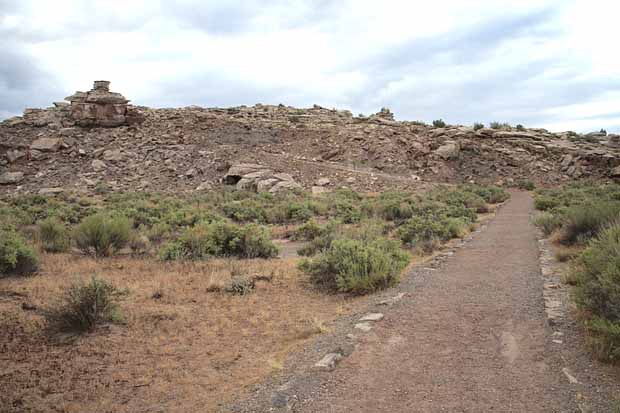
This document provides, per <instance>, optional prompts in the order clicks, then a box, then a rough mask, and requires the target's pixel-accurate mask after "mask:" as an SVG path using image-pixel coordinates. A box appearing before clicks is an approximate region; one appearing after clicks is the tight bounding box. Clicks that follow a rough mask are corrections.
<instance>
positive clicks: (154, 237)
mask: <svg viewBox="0 0 620 413" xmlns="http://www.w3.org/2000/svg"><path fill="white" fill-rule="evenodd" d="M142 231H144V232H145V233H146V236H147V238H148V239H149V241H151V242H160V241H162V240H163V239H165V238H167V237H169V236H170V234H171V232H172V228H171V226H170V224H167V223H165V222H158V223H156V224H154V225H153V226H152V227H150V228H149V229H144V228H142Z"/></svg>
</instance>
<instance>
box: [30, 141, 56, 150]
mask: <svg viewBox="0 0 620 413" xmlns="http://www.w3.org/2000/svg"><path fill="white" fill-rule="evenodd" d="M61 144H62V139H61V138H39V139H37V140H36V141H34V142H32V144H31V145H30V150H32V151H39V152H56V151H57V150H58V149H60V145H61Z"/></svg>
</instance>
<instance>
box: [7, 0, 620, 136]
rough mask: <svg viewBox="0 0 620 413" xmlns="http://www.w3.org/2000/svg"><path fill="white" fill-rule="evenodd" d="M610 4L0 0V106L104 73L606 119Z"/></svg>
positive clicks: (329, 100)
mask: <svg viewBox="0 0 620 413" xmlns="http://www.w3.org/2000/svg"><path fill="white" fill-rule="evenodd" d="M618 16H620V2H618V1H594V0H590V1H586V0H583V1H582V0H575V1H569V0H548V1H545V0H542V1H530V0H514V1H510V0H508V1H497V0H496V1H491V0H472V1H461V0H435V1H433V2H427V1H412V0H403V1H390V0H384V1H382V2H377V1H370V0H368V1H366V0H343V1H327V0H289V1H284V0H272V1H269V0H262V1H258V0H243V1H242V0H226V1H224V0H221V1H214V0H181V1H174V2H172V1H163V0H162V1H155V0H148V1H147V0H144V1H140V0H132V1H127V0H122V1H120V0H107V1H105V2H103V1H85V0H55V1H53V2H51V1H47V0H40V1H36V0H31V1H28V0H20V1H17V0H16V1H5V0H0V119H2V118H5V117H8V116H12V115H16V114H21V112H22V111H23V109H24V108H25V107H45V106H49V105H50V104H51V102H53V101H58V100H62V99H63V98H64V97H65V96H68V95H70V94H72V93H73V92H74V91H76V90H88V89H89V88H90V86H91V84H92V81H93V80H96V79H106V80H110V81H112V89H113V90H114V91H118V92H121V93H123V94H124V95H125V96H126V97H127V98H129V99H132V101H133V102H134V103H135V104H140V105H148V106H154V107H172V106H187V105H193V104H196V105H201V106H209V107H210V106H220V107H226V106H235V105H243V104H245V105H253V104H255V103H270V104H278V103H284V104H287V105H292V106H300V107H307V106H311V105H312V104H315V103H316V104H320V105H322V106H326V107H337V108H341V109H350V110H352V111H353V112H354V113H355V114H357V113H364V114H370V113H374V112H377V111H378V110H379V109H380V108H381V107H383V106H385V107H389V108H391V109H392V111H393V112H395V114H396V117H397V118H398V119H401V120H424V121H431V120H433V119H437V118H443V119H444V120H446V121H447V122H449V123H462V124H471V123H473V122H484V123H488V122H490V121H495V120H496V121H502V122H510V123H512V124H517V123H521V124H524V125H527V126H537V127H546V128H549V129H551V130H556V131H557V130H577V131H590V130H598V129H600V128H605V129H607V130H608V131H609V132H611V131H615V132H620V53H618V52H617V49H618V45H617V37H618V36H617V33H616V31H617V29H616V26H617V19H618Z"/></svg>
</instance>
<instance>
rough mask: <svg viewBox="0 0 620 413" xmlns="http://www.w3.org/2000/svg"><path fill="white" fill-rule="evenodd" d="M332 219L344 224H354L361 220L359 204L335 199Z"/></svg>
mask: <svg viewBox="0 0 620 413" xmlns="http://www.w3.org/2000/svg"><path fill="white" fill-rule="evenodd" d="M334 217H335V218H337V219H339V220H340V221H342V222H343V223H344V224H355V223H356V222H359V220H360V219H362V210H361V208H360V205H359V202H357V203H356V202H354V201H352V200H350V199H337V200H336V202H335V203H334Z"/></svg>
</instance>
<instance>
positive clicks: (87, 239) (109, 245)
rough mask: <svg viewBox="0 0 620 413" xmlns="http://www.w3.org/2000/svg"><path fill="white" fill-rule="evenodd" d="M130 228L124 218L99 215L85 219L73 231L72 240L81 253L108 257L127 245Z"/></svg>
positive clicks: (128, 221)
mask: <svg viewBox="0 0 620 413" xmlns="http://www.w3.org/2000/svg"><path fill="white" fill-rule="evenodd" d="M132 226H133V225H132V222H131V220H129V219H128V218H127V217H125V216H122V215H113V214H106V213H99V214H95V215H91V216H89V217H87V218H85V219H84V220H83V221H82V222H81V223H80V224H79V225H78V226H77V228H76V229H75V231H74V233H73V238H74V239H75V243H76V245H77V247H78V248H79V249H80V250H81V251H82V252H83V253H85V254H89V255H93V256H95V257H109V256H111V255H113V254H115V253H116V252H118V251H119V250H121V249H122V248H123V247H125V245H127V243H128V242H129V239H130V237H131V233H132V232H131V228H132Z"/></svg>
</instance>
